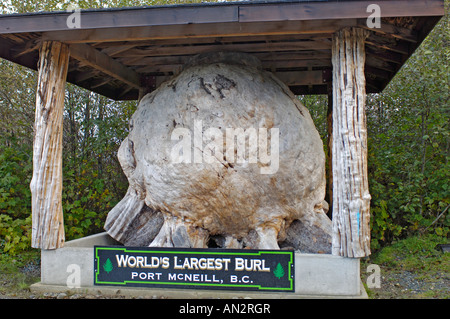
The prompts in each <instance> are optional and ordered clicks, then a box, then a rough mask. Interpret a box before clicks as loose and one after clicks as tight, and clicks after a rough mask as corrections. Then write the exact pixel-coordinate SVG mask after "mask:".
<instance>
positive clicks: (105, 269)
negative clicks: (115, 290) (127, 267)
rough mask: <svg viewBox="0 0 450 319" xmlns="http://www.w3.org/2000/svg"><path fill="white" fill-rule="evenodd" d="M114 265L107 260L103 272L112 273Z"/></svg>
mask: <svg viewBox="0 0 450 319" xmlns="http://www.w3.org/2000/svg"><path fill="white" fill-rule="evenodd" d="M113 268H114V267H113V264H112V262H111V260H109V258H108V259H106V261H105V263H104V264H103V270H104V271H106V273H107V274H109V273H110V271H111V270H113Z"/></svg>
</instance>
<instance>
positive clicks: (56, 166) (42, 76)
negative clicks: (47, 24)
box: [30, 41, 69, 249]
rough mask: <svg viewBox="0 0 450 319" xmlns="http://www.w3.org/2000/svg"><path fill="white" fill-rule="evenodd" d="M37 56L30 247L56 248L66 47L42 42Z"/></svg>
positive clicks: (59, 241)
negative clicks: (37, 74)
mask: <svg viewBox="0 0 450 319" xmlns="http://www.w3.org/2000/svg"><path fill="white" fill-rule="evenodd" d="M39 55H40V57H39V65H38V67H39V78H38V85H37V90H36V114H35V124H34V144H33V177H32V179H31V184H30V188H31V196H32V235H31V236H32V238H31V246H32V247H34V248H41V249H56V248H60V247H62V246H63V245H64V222H63V212H62V137H63V109H64V91H65V84H66V77H67V70H68V65H69V47H68V46H67V45H66V44H63V43H60V42H53V41H44V42H43V43H42V46H41V48H40V51H39Z"/></svg>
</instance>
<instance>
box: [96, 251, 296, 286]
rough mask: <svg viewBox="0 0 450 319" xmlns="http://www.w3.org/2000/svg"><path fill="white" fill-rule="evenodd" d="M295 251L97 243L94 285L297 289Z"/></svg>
mask: <svg viewBox="0 0 450 319" xmlns="http://www.w3.org/2000/svg"><path fill="white" fill-rule="evenodd" d="M294 268H295V267H294V252H293V251H287V250H247V249H242V250H237V249H186V248H154V247H124V246H95V247H94V284H95V285H113V286H132V287H168V288H169V287H170V288H201V289H235V290H253V291H255V290H256V291H258V290H259V291H282V292H294V291H295V284H294V278H295V277H294Z"/></svg>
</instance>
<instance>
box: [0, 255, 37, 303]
mask: <svg viewBox="0 0 450 319" xmlns="http://www.w3.org/2000/svg"><path fill="white" fill-rule="evenodd" d="M39 263H40V252H39V251H37V250H33V251H26V252H22V253H20V254H17V255H9V254H5V253H2V254H0V298H1V297H2V296H4V297H9V298H26V297H27V296H28V295H29V287H30V285H32V284H33V283H35V282H38V281H39V280H40V277H39V275H38V274H36V273H35V272H31V271H24V269H26V267H29V266H30V265H33V264H34V265H39Z"/></svg>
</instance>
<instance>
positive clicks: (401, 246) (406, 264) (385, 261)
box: [370, 234, 450, 272]
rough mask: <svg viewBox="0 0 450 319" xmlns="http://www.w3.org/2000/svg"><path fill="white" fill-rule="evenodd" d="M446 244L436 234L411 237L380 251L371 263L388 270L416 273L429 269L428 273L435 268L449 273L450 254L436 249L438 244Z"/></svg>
mask: <svg viewBox="0 0 450 319" xmlns="http://www.w3.org/2000/svg"><path fill="white" fill-rule="evenodd" d="M445 243H447V239H446V238H443V237H442V236H438V235H436V234H427V235H415V236H410V237H408V238H406V239H402V240H398V241H394V242H393V243H392V245H390V246H387V247H384V248H382V249H380V250H379V251H378V252H377V253H375V254H374V255H372V256H371V257H370V262H371V263H376V264H378V265H380V266H384V267H388V268H399V267H400V268H402V269H405V270H406V269H407V270H412V271H414V270H419V269H424V267H427V268H428V269H425V270H426V271H427V270H430V268H433V267H434V268H436V269H438V270H441V271H444V272H445V271H447V272H448V271H450V268H449V267H450V263H449V261H450V260H449V259H450V254H448V253H443V252H442V251H439V250H437V249H436V247H437V245H438V244H445Z"/></svg>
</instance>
